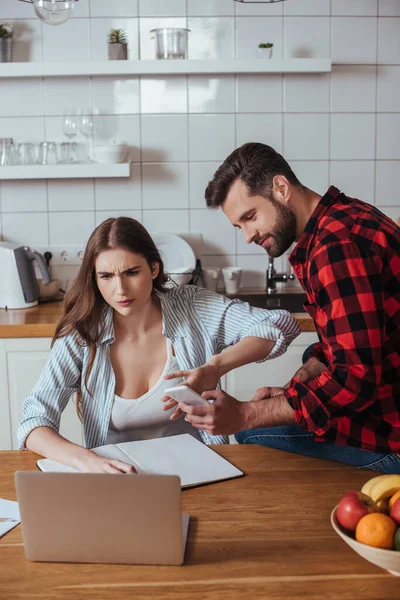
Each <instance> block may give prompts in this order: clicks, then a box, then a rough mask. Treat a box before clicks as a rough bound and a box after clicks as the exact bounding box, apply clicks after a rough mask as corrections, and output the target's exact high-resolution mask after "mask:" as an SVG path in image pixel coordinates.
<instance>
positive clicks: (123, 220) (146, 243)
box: [52, 217, 167, 418]
mask: <svg viewBox="0 0 400 600" xmlns="http://www.w3.org/2000/svg"><path fill="white" fill-rule="evenodd" d="M117 248H121V249H123V250H127V251H128V252H133V253H135V254H140V255H141V256H143V257H144V258H145V259H146V261H147V263H148V265H149V266H150V267H151V266H152V265H153V264H154V263H158V264H159V273H158V275H157V277H156V278H155V279H154V280H153V290H157V291H159V292H164V291H165V288H164V285H165V283H166V281H167V277H166V275H165V272H164V265H163V262H162V259H161V256H160V253H159V251H158V249H157V246H156V245H155V243H154V242H153V240H152V238H151V236H150V234H149V233H148V232H147V230H146V229H145V228H144V227H143V225H141V224H140V223H139V222H138V221H135V219H131V218H129V217H118V218H117V219H107V220H106V221H103V223H101V224H100V225H99V226H98V227H97V228H96V229H95V230H94V231H93V233H92V235H91V236H90V238H89V241H88V243H87V246H86V250H85V254H84V256H83V260H82V264H81V267H80V269H79V272H78V274H77V276H76V278H75V279H74V280H73V282H72V284H71V287H70V289H69V290H68V292H67V293H66V295H65V299H64V310H63V314H62V317H61V320H60V322H59V323H58V325H57V327H56V331H55V333H54V337H53V340H52V346H53V344H54V342H55V341H56V340H57V339H59V338H62V337H64V336H66V335H69V334H71V333H77V334H78V338H79V343H81V344H82V346H88V347H89V364H88V369H87V371H86V376H85V381H84V385H85V387H86V389H87V391H88V392H89V394H90V390H88V387H87V382H88V378H89V375H90V373H91V370H92V368H93V363H94V359H95V357H96V344H97V342H98V340H99V339H100V338H101V336H102V334H103V331H104V316H105V313H106V310H107V307H108V304H107V303H106V302H105V300H104V298H103V296H102V295H101V293H100V291H99V288H98V287H97V282H96V273H95V262H96V258H97V256H98V255H99V254H100V252H104V251H105V250H115V249H117ZM77 411H78V414H79V416H80V418H82V382H80V389H79V390H78V392H77Z"/></svg>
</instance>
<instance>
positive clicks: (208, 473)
mask: <svg viewBox="0 0 400 600" xmlns="http://www.w3.org/2000/svg"><path fill="white" fill-rule="evenodd" d="M93 451H94V452H96V453H97V454H99V455H100V456H104V457H106V458H116V459H119V460H122V461H124V462H126V463H129V464H132V465H133V466H134V467H135V469H136V470H137V472H138V473H147V474H154V475H178V476H179V477H180V478H181V486H182V488H187V487H192V486H195V485H202V484H204V483H212V482H214V481H221V480H223V479H232V478H233V477H240V476H241V475H243V472H242V471H240V470H239V469H237V468H236V467H234V466H233V465H232V464H231V463H230V462H229V461H227V460H226V459H225V458H222V456H220V455H219V454H217V453H216V452H214V450H211V448H209V447H208V446H206V445H205V444H203V443H202V442H199V441H198V440H196V439H195V438H194V437H193V436H191V435H190V434H189V433H183V434H181V435H174V436H170V437H163V438H155V439H151V440H139V441H136V442H124V443H122V444H110V445H107V446H100V447H99V448H93ZM37 466H38V468H39V469H40V470H41V471H52V472H59V473H76V472H77V470H76V469H73V468H72V467H67V466H65V465H62V464H61V463H58V462H55V461H54V460H50V459H48V458H43V459H40V460H38V461H37Z"/></svg>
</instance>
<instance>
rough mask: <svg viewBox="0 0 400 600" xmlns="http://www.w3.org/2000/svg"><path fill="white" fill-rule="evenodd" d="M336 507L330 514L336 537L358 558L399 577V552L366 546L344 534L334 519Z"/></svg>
mask: <svg viewBox="0 0 400 600" xmlns="http://www.w3.org/2000/svg"><path fill="white" fill-rule="evenodd" d="M336 510H337V506H335V508H334V509H333V511H332V514H331V525H332V527H333V529H334V530H335V531H336V533H337V534H338V535H340V537H341V538H342V540H344V541H345V542H346V544H348V545H349V546H350V548H352V549H353V550H354V552H357V554H359V555H360V556H362V557H363V558H365V560H368V562H370V563H372V564H374V565H377V566H378V567H381V568H382V569H386V571H389V573H391V574H392V575H397V576H399V577H400V552H398V551H397V550H383V548H374V547H373V546H367V545H366V544H361V542H357V540H354V539H353V538H352V537H350V536H349V535H347V534H346V533H344V531H343V529H342V528H341V527H340V525H339V523H338V521H337V519H336Z"/></svg>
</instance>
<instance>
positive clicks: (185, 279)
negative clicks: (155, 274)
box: [166, 267, 193, 288]
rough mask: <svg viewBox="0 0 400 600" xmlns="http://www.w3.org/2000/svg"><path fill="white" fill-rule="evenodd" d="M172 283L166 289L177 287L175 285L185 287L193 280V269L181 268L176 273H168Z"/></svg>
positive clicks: (169, 282) (168, 283)
mask: <svg viewBox="0 0 400 600" xmlns="http://www.w3.org/2000/svg"><path fill="white" fill-rule="evenodd" d="M168 275H169V277H170V281H168V282H167V284H166V287H170V288H171V287H175V285H185V284H186V283H189V281H190V280H191V279H192V275H193V269H192V268H190V267H181V268H178V269H176V271H175V272H174V273H168Z"/></svg>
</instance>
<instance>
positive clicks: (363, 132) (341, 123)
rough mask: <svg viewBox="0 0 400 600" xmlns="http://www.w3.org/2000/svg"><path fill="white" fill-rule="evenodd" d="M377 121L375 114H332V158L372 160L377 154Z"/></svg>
mask: <svg viewBox="0 0 400 600" xmlns="http://www.w3.org/2000/svg"><path fill="white" fill-rule="evenodd" d="M375 123H376V117H375V114H359V115H357V114H332V115H331V159H332V160H344V159H349V160H353V159H356V160H363V159H371V160H372V159H373V158H374V156H375ZM355 132H357V133H356V135H355Z"/></svg>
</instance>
